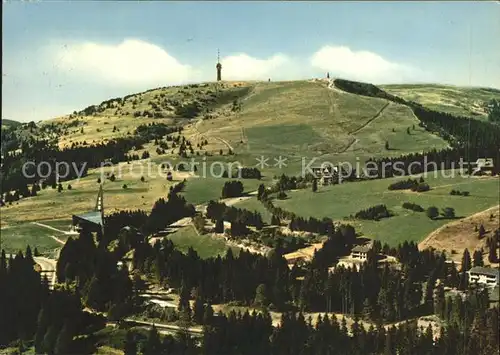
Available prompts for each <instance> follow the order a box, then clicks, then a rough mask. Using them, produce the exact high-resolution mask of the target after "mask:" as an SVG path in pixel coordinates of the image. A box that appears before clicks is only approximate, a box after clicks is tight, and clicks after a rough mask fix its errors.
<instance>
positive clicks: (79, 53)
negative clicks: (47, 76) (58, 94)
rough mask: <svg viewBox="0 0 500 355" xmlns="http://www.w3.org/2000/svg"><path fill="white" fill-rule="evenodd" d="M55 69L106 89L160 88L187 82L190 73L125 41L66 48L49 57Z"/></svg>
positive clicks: (147, 47)
mask: <svg viewBox="0 0 500 355" xmlns="http://www.w3.org/2000/svg"><path fill="white" fill-rule="evenodd" d="M53 58H54V60H57V62H58V63H57V68H56V69H59V70H62V71H64V72H66V73H67V74H73V75H76V76H84V77H85V79H86V80H88V81H95V82H105V83H107V84H109V85H115V84H116V85H127V86H138V85H139V86H143V85H150V86H152V87H153V86H162V85H165V83H169V84H175V83H182V82H186V81H189V80H190V79H191V78H192V77H193V76H194V75H195V71H194V69H193V68H192V67H191V66H189V65H185V64H181V63H180V62H179V61H178V60H177V59H175V58H174V57H172V56H171V55H170V54H168V53H167V52H166V51H165V50H164V49H163V48H161V47H159V46H157V45H155V44H151V43H148V42H145V41H141V40H136V39H126V40H124V41H123V42H121V43H119V44H116V45H109V44H99V43H93V42H84V43H75V44H68V45H65V46H64V47H62V48H61V47H59V48H58V49H57V50H56V51H55V53H54V54H53Z"/></svg>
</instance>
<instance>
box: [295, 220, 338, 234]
mask: <svg viewBox="0 0 500 355" xmlns="http://www.w3.org/2000/svg"><path fill="white" fill-rule="evenodd" d="M288 227H289V228H290V230H291V231H305V232H311V233H318V234H330V233H331V231H332V230H333V221H332V219H331V218H326V217H325V218H323V219H317V218H314V217H309V218H303V217H300V216H295V215H294V216H292V217H291V218H290V223H289V224H288Z"/></svg>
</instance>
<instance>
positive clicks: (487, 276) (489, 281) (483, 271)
mask: <svg viewBox="0 0 500 355" xmlns="http://www.w3.org/2000/svg"><path fill="white" fill-rule="evenodd" d="M467 274H468V275H469V283H472V284H474V283H477V284H481V285H484V286H486V287H496V286H498V284H499V274H500V272H499V270H498V269H494V268H488V267H480V266H475V267H473V268H471V269H470V270H469V271H467Z"/></svg>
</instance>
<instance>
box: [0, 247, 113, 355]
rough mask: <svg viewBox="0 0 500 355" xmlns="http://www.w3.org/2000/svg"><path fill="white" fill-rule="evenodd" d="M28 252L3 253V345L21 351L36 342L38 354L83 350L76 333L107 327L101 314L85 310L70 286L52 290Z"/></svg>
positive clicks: (0, 303) (0, 279)
mask: <svg viewBox="0 0 500 355" xmlns="http://www.w3.org/2000/svg"><path fill="white" fill-rule="evenodd" d="M34 265H35V262H34V260H33V256H32V254H31V249H30V247H29V246H28V247H27V249H26V252H25V253H24V254H23V253H22V252H19V253H17V254H16V255H15V256H13V255H11V256H10V257H9V258H7V256H6V254H5V251H4V250H2V253H1V256H0V289H1V290H2V292H0V314H1V315H2V316H1V317H0V328H1V329H2V331H1V332H0V347H4V346H16V345H17V347H18V349H19V352H20V353H22V352H23V351H25V350H26V348H27V347H28V346H29V345H30V344H33V345H34V347H35V351H36V353H37V354H41V353H48V354H56V355H59V354H61V355H62V354H68V353H70V352H71V353H79V352H80V353H83V352H84V351H80V350H83V349H80V348H78V347H77V344H75V342H73V336H74V335H78V334H89V333H91V332H92V331H94V330H95V329H99V328H102V327H104V325H105V321H104V319H103V318H102V317H100V316H96V315H91V314H89V313H85V312H83V311H82V305H81V303H80V298H79V296H78V295H77V294H75V293H74V292H73V291H71V290H70V289H66V288H59V289H55V290H52V291H49V287H48V281H47V279H46V278H41V276H40V273H39V272H37V271H35V268H34Z"/></svg>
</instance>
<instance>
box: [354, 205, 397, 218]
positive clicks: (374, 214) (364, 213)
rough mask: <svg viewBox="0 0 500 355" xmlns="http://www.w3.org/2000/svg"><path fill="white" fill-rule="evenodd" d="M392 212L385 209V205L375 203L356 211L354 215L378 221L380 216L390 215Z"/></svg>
mask: <svg viewBox="0 0 500 355" xmlns="http://www.w3.org/2000/svg"><path fill="white" fill-rule="evenodd" d="M391 216H392V214H391V213H390V212H389V210H388V209H387V206H386V205H376V206H373V207H369V208H367V209H365V210H361V211H359V212H357V213H356V214H355V215H354V217H355V218H358V219H367V220H374V221H378V220H379V219H381V218H387V217H391Z"/></svg>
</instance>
